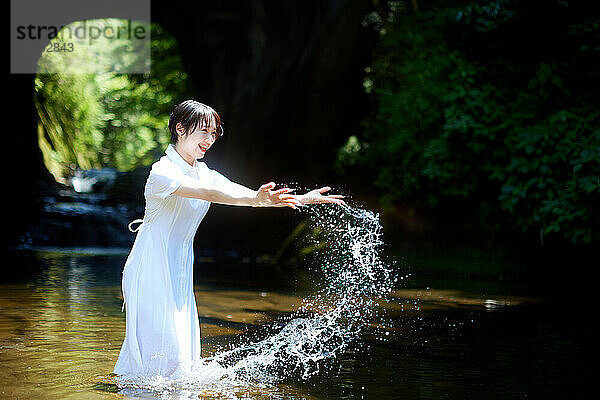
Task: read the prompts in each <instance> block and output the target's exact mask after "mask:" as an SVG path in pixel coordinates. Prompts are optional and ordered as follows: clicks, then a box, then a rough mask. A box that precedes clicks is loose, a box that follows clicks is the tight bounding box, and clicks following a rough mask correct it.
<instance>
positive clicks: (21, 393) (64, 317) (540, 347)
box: [0, 251, 592, 399]
mask: <svg viewBox="0 0 600 400" xmlns="http://www.w3.org/2000/svg"><path fill="white" fill-rule="evenodd" d="M6 259H7V260H9V261H10V263H9V266H7V267H8V268H7V269H6V271H7V275H6V276H5V279H4V283H2V284H0V364H1V368H0V388H1V389H0V395H1V396H0V397H2V398H3V399H4V398H6V399H29V398H45V399H95V398H177V399H180V398H199V397H200V398H206V399H210V398H252V399H264V398H271V399H284V398H285V399H356V398H371V399H434V398H435V399H437V398H457V399H458V398H485V399H488V398H489V399H506V398H556V399H558V398H560V399H564V398H581V397H583V396H584V395H585V393H586V392H587V390H589V389H590V386H591V383H590V380H591V378H592V373H591V370H590V369H589V367H588V366H589V365H592V364H591V361H592V360H591V355H590V353H591V349H592V342H591V337H592V336H591V335H592V330H591V319H592V315H590V314H588V313H587V312H586V311H585V308H584V307H582V305H581V304H578V302H577V300H576V299H572V298H569V299H568V298H565V299H562V300H563V301H557V300H556V299H544V298H538V297H535V298H533V297H527V296H519V297H514V296H513V297H508V296H501V295H494V296H493V297H490V296H485V295H482V294H481V293H476V292H467V291H464V290H436V289H427V288H426V287H423V288H407V287H406V286H402V285H398V287H396V288H395V289H394V290H393V291H392V292H391V293H390V299H389V301H386V302H382V303H381V304H379V306H378V307H380V308H381V309H382V310H385V316H386V318H387V320H386V323H385V324H382V323H381V321H379V320H372V321H370V323H367V325H366V326H365V328H364V329H363V330H362V332H361V334H360V336H359V337H358V338H357V339H356V340H355V341H353V342H352V344H351V345H350V346H348V347H347V348H346V349H345V350H344V352H343V353H341V354H339V355H338V356H336V357H335V358H334V359H332V360H330V361H327V362H324V363H323V365H322V368H321V369H320V371H319V372H318V373H316V374H314V375H312V376H311V377H310V378H309V379H308V380H302V379H298V378H297V377H290V378H289V379H287V380H283V381H279V382H277V383H276V384H274V385H255V386H244V387H240V388H237V389H236V388H228V389H227V391H224V392H219V391H215V390H212V389H211V390H204V391H202V390H196V391H186V390H158V391H152V390H147V389H136V388H120V387H118V386H117V385H116V384H115V380H114V376H112V374H111V371H112V367H113V365H114V362H115V361H116V358H117V356H118V352H119V349H120V345H121V342H122V340H123V337H124V330H125V316H124V314H123V313H122V312H121V302H122V299H121V292H120V271H121V269H122V266H123V263H124V261H125V255H123V254H113V255H84V254H69V252H48V251H46V252H23V251H21V252H14V253H12V254H10V255H9V256H7V258H6ZM5 268H6V267H5ZM261 268H266V267H262V266H253V265H248V264H244V265H238V266H225V267H222V268H220V270H223V271H227V274H226V276H223V279H222V281H219V279H218V276H219V267H218V266H215V265H209V264H206V265H203V264H199V265H197V266H196V283H197V286H196V289H195V290H196V300H197V303H198V312H199V315H200V318H201V329H202V340H203V342H202V344H203V356H205V357H208V356H211V355H213V354H215V353H217V352H218V351H222V350H223V349H224V348H227V346H229V345H231V344H233V345H234V346H235V344H236V343H239V342H240V341H242V339H247V338H252V337H257V338H261V337H265V335H267V331H268V330H269V329H272V326H273V323H274V322H277V321H278V320H281V321H283V320H285V318H286V316H289V315H290V314H291V313H293V312H294V311H295V310H297V309H298V308H299V306H300V305H301V303H302V299H303V297H304V296H306V293H302V294H300V293H299V292H297V291H295V290H294V288H293V284H292V285H288V287H287V289H286V290H285V291H276V290H273V284H272V282H266V281H258V282H248V281H245V285H244V286H240V287H235V286H233V285H232V283H231V282H232V280H231V279H230V278H231V277H230V274H231V273H234V274H236V273H237V274H246V275H248V276H252V275H253V274H252V269H255V270H256V271H259V270H261ZM236 270H237V272H236ZM203 271H204V272H206V274H204V275H206V276H208V275H210V276H212V277H213V278H212V279H211V280H210V282H203V278H202V277H203ZM209 271H211V272H210V273H209ZM273 277H274V279H277V276H276V274H273ZM275 326H281V325H277V324H276V325H275Z"/></svg>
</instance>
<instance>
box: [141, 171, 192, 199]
mask: <svg viewBox="0 0 600 400" xmlns="http://www.w3.org/2000/svg"><path fill="white" fill-rule="evenodd" d="M184 176H185V175H184V174H183V173H182V172H181V170H179V168H177V167H170V166H163V165H156V164H155V165H154V166H153V167H152V170H151V171H150V176H148V185H147V188H146V190H147V192H148V194H149V195H151V196H156V197H158V198H161V199H166V198H167V197H169V196H170V195H172V194H173V192H174V191H176V190H177V189H178V188H179V186H181V184H182V183H183V179H184Z"/></svg>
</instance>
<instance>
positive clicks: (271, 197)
mask: <svg viewBox="0 0 600 400" xmlns="http://www.w3.org/2000/svg"><path fill="white" fill-rule="evenodd" d="M229 183H230V184H227V185H218V186H217V185H212V184H209V183H206V182H204V181H201V180H198V179H195V178H192V177H189V176H185V177H184V178H183V182H182V183H181V185H180V186H179V187H178V188H177V190H175V191H174V192H173V194H174V195H177V196H181V197H190V198H194V199H202V200H207V201H210V202H211V203H219V204H227V205H233V206H249V207H291V208H296V207H297V206H300V205H302V203H301V202H300V201H298V200H297V199H296V198H295V197H294V196H292V195H289V194H288V193H289V192H291V191H292V190H293V189H290V188H283V189H278V190H272V189H273V188H274V187H275V183H274V182H270V183H266V184H264V185H262V186H261V187H260V188H259V189H258V190H252V189H250V188H248V187H246V186H243V185H240V184H237V183H233V182H229Z"/></svg>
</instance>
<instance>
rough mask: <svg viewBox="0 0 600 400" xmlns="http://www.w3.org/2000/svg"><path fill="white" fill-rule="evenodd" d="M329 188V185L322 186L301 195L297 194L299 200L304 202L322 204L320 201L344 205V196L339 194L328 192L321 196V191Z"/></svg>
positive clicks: (326, 190)
mask: <svg viewBox="0 0 600 400" xmlns="http://www.w3.org/2000/svg"><path fill="white" fill-rule="evenodd" d="M330 190H331V188H330V187H329V186H325V187H322V188H320V189H314V190H311V191H310V192H308V193H306V194H303V195H301V196H297V198H298V199H299V200H300V202H301V203H302V204H303V205H304V204H322V203H334V204H340V205H345V204H346V203H345V202H344V200H342V199H343V198H344V196H342V195H339V194H330V195H326V196H323V193H325V192H328V191H330Z"/></svg>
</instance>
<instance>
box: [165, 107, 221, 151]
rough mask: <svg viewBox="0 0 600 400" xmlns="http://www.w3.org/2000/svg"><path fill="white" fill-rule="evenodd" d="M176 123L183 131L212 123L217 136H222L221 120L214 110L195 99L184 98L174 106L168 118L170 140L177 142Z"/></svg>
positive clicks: (187, 131)
mask: <svg viewBox="0 0 600 400" xmlns="http://www.w3.org/2000/svg"><path fill="white" fill-rule="evenodd" d="M177 124H181V126H182V127H183V128H184V129H185V133H186V134H187V133H189V132H193V131H194V130H196V128H197V127H198V126H203V125H205V126H207V127H210V126H211V125H214V127H215V128H216V130H217V136H223V122H222V121H221V117H219V114H217V112H216V111H215V110H213V109H212V108H211V107H209V106H207V105H206V104H202V103H199V102H197V101H195V100H186V101H184V102H181V103H179V104H177V105H176V106H175V108H174V109H173V111H172V112H171V116H170V118H169V131H171V141H172V142H173V143H177V140H178V138H179V135H178V134H177V129H176V127H177Z"/></svg>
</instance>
